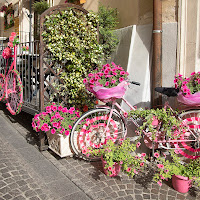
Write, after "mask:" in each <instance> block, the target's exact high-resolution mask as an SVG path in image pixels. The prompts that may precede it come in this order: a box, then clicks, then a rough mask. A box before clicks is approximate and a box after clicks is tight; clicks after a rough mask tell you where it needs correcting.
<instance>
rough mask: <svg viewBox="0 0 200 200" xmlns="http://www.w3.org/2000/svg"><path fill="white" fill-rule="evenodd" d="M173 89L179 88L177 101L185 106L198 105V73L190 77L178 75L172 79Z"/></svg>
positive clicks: (199, 82) (199, 92)
mask: <svg viewBox="0 0 200 200" xmlns="http://www.w3.org/2000/svg"><path fill="white" fill-rule="evenodd" d="M174 83H175V88H179V89H180V92H179V93H178V96H177V100H178V101H179V102H181V103H183V104H185V105H189V106H198V105H200V100H199V99H200V72H193V73H191V76H190V77H188V78H187V77H185V78H184V77H183V75H181V74H178V76H175V79H174Z"/></svg>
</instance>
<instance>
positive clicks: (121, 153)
mask: <svg viewBox="0 0 200 200" xmlns="http://www.w3.org/2000/svg"><path fill="white" fill-rule="evenodd" d="M139 144H140V143H137V144H136V143H130V139H129V138H127V139H125V140H124V141H123V140H122V141H121V144H120V145H117V144H116V143H114V142H113V141H112V140H108V141H107V143H106V144H104V145H103V146H102V148H100V149H92V148H89V149H88V150H87V151H85V152H83V153H85V154H86V155H87V156H88V157H89V156H98V157H100V156H102V157H103V159H104V161H105V162H106V165H105V167H104V169H107V170H108V173H107V175H108V176H112V175H113V173H115V171H114V169H113V165H114V164H115V163H118V164H119V165H120V166H121V169H122V170H123V171H124V172H125V173H127V174H128V175H130V176H134V175H136V174H138V173H139V172H141V171H143V170H144V169H145V166H146V157H147V156H146V154H145V153H142V154H141V155H137V154H135V155H133V152H135V150H136V148H137V147H139Z"/></svg>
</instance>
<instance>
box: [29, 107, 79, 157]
mask: <svg viewBox="0 0 200 200" xmlns="http://www.w3.org/2000/svg"><path fill="white" fill-rule="evenodd" d="M79 117H80V112H78V111H77V110H75V108H74V107H71V108H69V109H67V108H66V107H62V106H61V105H59V106H58V105H56V104H55V103H52V104H51V105H48V106H46V108H45V111H44V112H41V113H39V114H36V115H35V116H34V118H33V120H32V127H33V129H34V130H35V131H36V132H39V131H40V130H41V131H44V132H46V134H47V138H48V142H49V148H50V149H51V150H53V151H54V152H56V153H57V154H58V155H60V156H61V157H65V156H67V155H69V154H70V155H71V154H72V153H71V150H70V151H69V148H70V147H69V146H70V145H69V135H70V131H71V129H72V126H73V124H74V122H75V121H76V120H77V119H78V118H79ZM62 140H64V141H62Z"/></svg>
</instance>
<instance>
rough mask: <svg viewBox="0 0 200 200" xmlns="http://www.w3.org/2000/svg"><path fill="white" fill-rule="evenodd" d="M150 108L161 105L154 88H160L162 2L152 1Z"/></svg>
mask: <svg viewBox="0 0 200 200" xmlns="http://www.w3.org/2000/svg"><path fill="white" fill-rule="evenodd" d="M152 63H153V66H152V98H151V99H152V107H156V106H158V105H162V96H161V95H160V94H159V93H157V92H155V90H154V88H155V87H162V0H154V1H153V62H152Z"/></svg>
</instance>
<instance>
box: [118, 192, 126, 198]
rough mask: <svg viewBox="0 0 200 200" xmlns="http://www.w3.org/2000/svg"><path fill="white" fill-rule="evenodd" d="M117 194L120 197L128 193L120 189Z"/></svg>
mask: <svg viewBox="0 0 200 200" xmlns="http://www.w3.org/2000/svg"><path fill="white" fill-rule="evenodd" d="M117 194H118V195H119V196H120V197H121V196H125V195H126V193H125V191H118V192H117Z"/></svg>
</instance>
